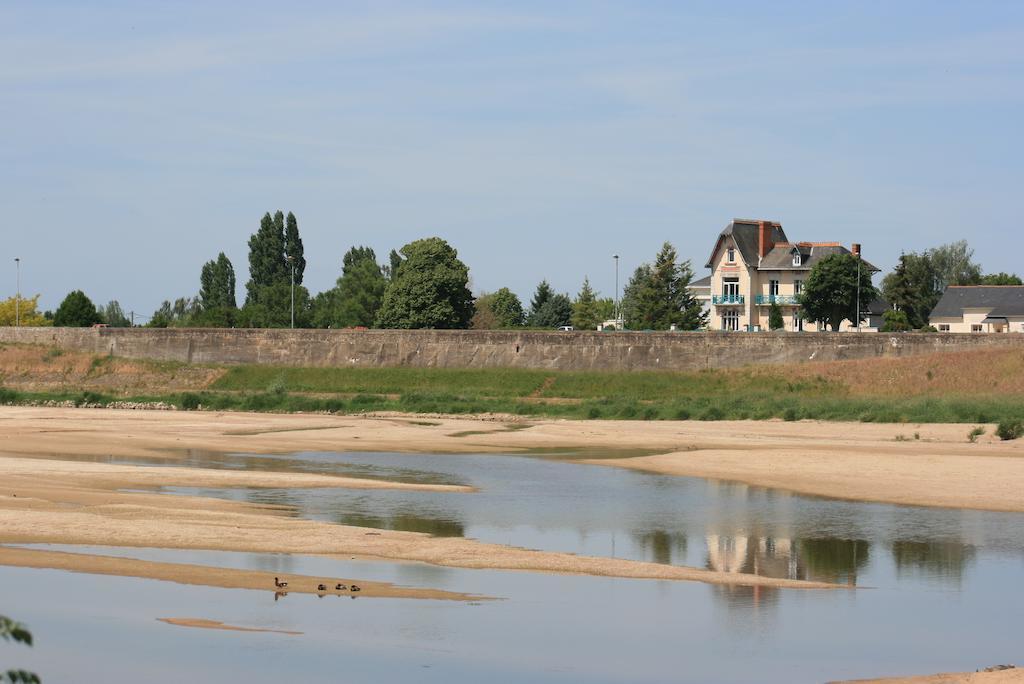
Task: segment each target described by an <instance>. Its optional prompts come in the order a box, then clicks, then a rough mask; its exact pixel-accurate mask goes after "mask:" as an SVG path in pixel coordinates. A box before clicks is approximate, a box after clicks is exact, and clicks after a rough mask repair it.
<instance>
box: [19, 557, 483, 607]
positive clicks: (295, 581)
mask: <svg viewBox="0 0 1024 684" xmlns="http://www.w3.org/2000/svg"><path fill="white" fill-rule="evenodd" d="M0 565H7V566H11V567H19V568H45V569H50V570H69V571H71V572H82V573H87V574H90V575H116V576H119V577H140V578H144V579H154V580H160V581H163V582H176V583H178V584H193V585H200V586H204V587H219V588H222V589H256V590H261V591H267V592H271V593H273V592H275V591H277V589H276V588H275V586H274V578H275V576H277V577H278V578H280V580H281V581H282V582H287V583H288V586H287V588H285V589H284V590H282V591H286V592H287V593H294V594H338V595H342V596H348V595H349V594H350V592H348V591H335V590H334V587H335V585H336V584H337V583H339V582H341V583H344V584H345V585H346V586H348V585H351V584H352V583H353V582H354V583H355V584H356V585H357V586H359V588H360V589H361V591H360V592H359V594H358V595H359V596H360V597H366V598H373V597H382V598H411V599H437V600H446V601H478V600H481V598H483V597H480V596H475V595H472V594H463V593H459V592H453V591H443V590H440V589H418V588H415V587H402V586H398V585H394V584H391V583H388V582H371V581H367V580H361V579H359V578H352V577H311V576H307V575H295V574H286V573H280V572H278V573H271V572H263V571H259V570H239V569H235V568H217V567H209V566H205V565H192V564H188V563H163V562H157V561H147V560H139V559H137V558H123V557H119V556H104V555H98V554H85V553H68V552H65V551H48V550H45V549H25V548H17V547H9V546H0ZM321 583H322V584H325V585H327V586H328V587H329V590H328V591H326V592H320V591H317V586H318V585H319V584H321Z"/></svg>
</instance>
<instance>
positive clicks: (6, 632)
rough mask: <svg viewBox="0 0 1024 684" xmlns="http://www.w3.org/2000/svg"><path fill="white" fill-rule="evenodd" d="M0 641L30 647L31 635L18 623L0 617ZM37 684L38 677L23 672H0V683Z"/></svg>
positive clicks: (2, 616) (12, 670)
mask: <svg viewBox="0 0 1024 684" xmlns="http://www.w3.org/2000/svg"><path fill="white" fill-rule="evenodd" d="M0 639H3V640H4V641H13V642H14V643H16V644H25V645H26V646H31V645H32V633H31V632H30V631H28V628H26V627H25V625H23V624H21V623H20V622H15V621H14V620H12V619H10V618H9V617H6V616H4V615H0ZM6 682H11V683H12V684H39V676H38V675H36V674H35V673H32V672H27V671H25V670H14V669H11V670H7V671H5V672H0V683H6Z"/></svg>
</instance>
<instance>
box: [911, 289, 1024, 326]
mask: <svg viewBox="0 0 1024 684" xmlns="http://www.w3.org/2000/svg"><path fill="white" fill-rule="evenodd" d="M988 308H991V311H989V312H988V313H989V316H996V317H1006V316H1024V285H950V286H949V287H947V288H946V291H945V292H943V293H942V298H941V299H939V303H938V304H936V305H935V308H934V309H932V313H931V317H932V318H960V317H962V316H963V310H964V309H988Z"/></svg>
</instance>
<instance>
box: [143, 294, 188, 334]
mask: <svg viewBox="0 0 1024 684" xmlns="http://www.w3.org/2000/svg"><path fill="white" fill-rule="evenodd" d="M201 313H202V305H201V304H200V302H199V298H198V297H178V298H177V299H175V300H174V303H173V304H172V303H171V302H169V301H166V300H165V301H164V302H163V303H162V304H161V305H160V307H159V308H158V309H157V310H156V311H154V312H153V315H152V316H150V318H149V323H147V324H146V327H147V328H170V327H174V328H183V327H188V326H190V325H193V321H194V320H195V319H196V318H197V316H199V315H200V314H201Z"/></svg>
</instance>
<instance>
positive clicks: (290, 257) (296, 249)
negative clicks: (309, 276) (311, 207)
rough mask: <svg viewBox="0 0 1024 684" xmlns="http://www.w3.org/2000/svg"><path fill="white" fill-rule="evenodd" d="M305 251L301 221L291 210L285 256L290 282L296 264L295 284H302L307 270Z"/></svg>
mask: <svg viewBox="0 0 1024 684" xmlns="http://www.w3.org/2000/svg"><path fill="white" fill-rule="evenodd" d="M278 213H281V212H278ZM303 253H304V250H303V248H302V238H301V237H299V222H298V221H296V220H295V214H293V213H292V212H290V211H289V212H288V218H287V220H286V222H285V229H284V256H285V260H286V261H287V264H286V265H287V267H288V268H287V272H288V280H289V283H290V282H291V277H292V267H293V266H294V268H295V284H296V285H301V284H302V275H303V274H304V273H305V272H306V259H305V257H304V256H303Z"/></svg>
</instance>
